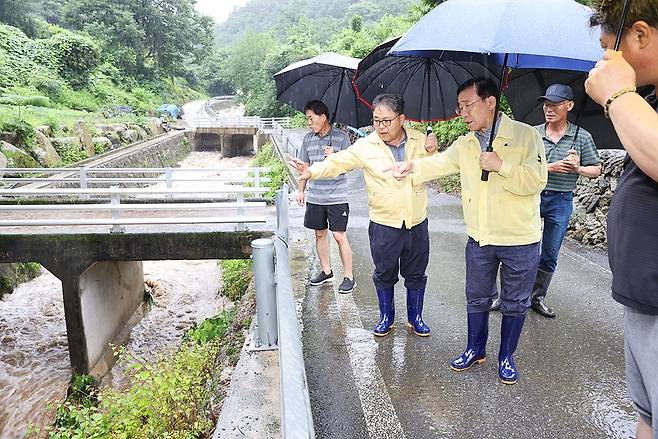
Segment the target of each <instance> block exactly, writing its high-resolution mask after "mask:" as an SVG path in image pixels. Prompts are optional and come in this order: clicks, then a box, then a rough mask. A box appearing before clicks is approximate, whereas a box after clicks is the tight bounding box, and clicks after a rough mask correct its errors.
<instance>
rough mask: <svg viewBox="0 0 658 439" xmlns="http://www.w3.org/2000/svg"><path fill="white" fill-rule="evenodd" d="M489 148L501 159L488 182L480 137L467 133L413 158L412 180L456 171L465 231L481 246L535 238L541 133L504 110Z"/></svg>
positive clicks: (541, 181) (542, 181)
mask: <svg viewBox="0 0 658 439" xmlns="http://www.w3.org/2000/svg"><path fill="white" fill-rule="evenodd" d="M493 150H494V152H496V154H498V156H499V157H500V158H501V159H502V161H503V164H502V165H501V168H500V170H499V171H498V172H492V173H490V174H489V181H486V182H483V181H481V180H480V176H481V174H482V170H481V169H480V163H479V157H480V154H481V148H480V142H479V140H478V139H477V137H476V136H475V134H474V133H472V132H470V133H468V134H466V135H464V136H460V137H459V138H458V139H457V140H455V141H454V142H453V144H452V145H450V146H449V147H448V149H446V150H445V151H444V152H442V153H440V154H437V155H434V156H431V157H429V158H426V159H422V160H415V161H414V163H415V165H416V166H415V168H416V169H415V170H414V172H413V174H412V180H413V183H414V184H419V183H422V182H425V181H428V180H433V179H435V178H437V177H441V176H443V175H449V174H455V173H459V174H460V181H461V185H462V197H461V198H462V208H463V210H464V222H465V223H466V233H467V234H468V236H470V237H471V238H473V239H474V240H475V241H477V242H478V243H479V244H480V246H484V245H505V246H508V245H526V244H534V243H535V242H539V240H540V239H541V219H540V217H539V203H540V193H541V191H542V189H544V186H546V180H547V177H548V175H547V174H548V172H547V170H546V158H545V156H544V148H543V145H542V141H541V137H540V136H539V133H538V132H537V130H535V129H534V128H533V127H531V126H530V125H526V124H524V123H521V122H517V121H513V120H511V119H510V118H509V117H508V116H507V115H505V114H503V115H502V116H501V118H500V126H499V129H498V133H497V134H496V138H495V139H494V141H493Z"/></svg>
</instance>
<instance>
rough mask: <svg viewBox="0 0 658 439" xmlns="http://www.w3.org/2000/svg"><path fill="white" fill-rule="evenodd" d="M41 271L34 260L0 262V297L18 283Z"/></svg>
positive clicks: (33, 276)
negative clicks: (14, 262)
mask: <svg viewBox="0 0 658 439" xmlns="http://www.w3.org/2000/svg"><path fill="white" fill-rule="evenodd" d="M40 273H41V265H39V264H37V263H36V262H24V263H18V264H0V297H2V296H3V295H5V294H9V293H11V292H12V291H13V290H14V288H16V287H17V286H18V285H20V284H22V283H24V282H27V281H29V280H31V279H34V278H35V277H37V276H38V275H39V274H40Z"/></svg>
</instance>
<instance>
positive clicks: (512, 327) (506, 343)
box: [498, 314, 525, 384]
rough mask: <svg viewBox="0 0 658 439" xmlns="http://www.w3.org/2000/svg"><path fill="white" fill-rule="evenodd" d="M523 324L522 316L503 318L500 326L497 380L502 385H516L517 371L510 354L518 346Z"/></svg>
mask: <svg viewBox="0 0 658 439" xmlns="http://www.w3.org/2000/svg"><path fill="white" fill-rule="evenodd" d="M523 322H525V314H524V315H522V316H503V321H502V323H501V325H500V352H499V353H498V378H499V379H500V381H501V382H502V383H503V384H516V382H517V381H518V379H519V370H518V369H517V368H516V363H514V358H513V357H512V354H514V351H516V346H517V345H518V344H519V337H520V336H521V330H522V329H523Z"/></svg>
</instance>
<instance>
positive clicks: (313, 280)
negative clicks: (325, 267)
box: [308, 270, 334, 286]
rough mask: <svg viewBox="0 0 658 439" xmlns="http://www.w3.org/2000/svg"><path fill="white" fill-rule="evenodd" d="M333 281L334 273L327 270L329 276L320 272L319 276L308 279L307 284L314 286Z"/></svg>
mask: <svg viewBox="0 0 658 439" xmlns="http://www.w3.org/2000/svg"><path fill="white" fill-rule="evenodd" d="M333 281H334V272H333V271H332V270H329V274H327V273H325V272H324V271H321V272H320V274H318V275H317V276H315V277H313V278H311V279H309V281H308V283H309V284H311V285H314V286H315V285H322V284H324V283H327V282H333Z"/></svg>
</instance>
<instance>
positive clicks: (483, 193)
mask: <svg viewBox="0 0 658 439" xmlns="http://www.w3.org/2000/svg"><path fill="white" fill-rule="evenodd" d="M496 96H498V88H497V86H496V84H495V83H494V82H493V81H492V80H491V79H485V78H475V79H470V80H468V81H467V82H465V83H464V84H462V85H461V86H460V87H459V89H458V90H457V104H458V106H457V109H456V112H457V114H459V115H461V116H463V117H464V122H466V125H467V126H468V129H469V130H470V132H469V133H468V134H466V135H464V136H461V137H459V138H458V139H457V140H456V141H455V142H454V143H453V144H452V145H451V146H450V147H449V148H448V149H447V150H446V151H445V152H443V153H441V154H437V155H434V156H432V157H429V158H425V159H422V160H413V161H410V162H405V163H399V164H397V165H396V166H394V167H393V168H392V169H393V175H394V176H395V177H396V178H399V179H410V180H411V181H412V184H413V185H414V186H415V185H418V184H421V183H423V182H425V181H428V180H432V179H435V178H437V177H439V176H442V175H448V174H454V173H460V177H461V186H462V207H463V210H464V222H465V223H466V233H467V234H468V242H467V244H466V301H467V312H468V343H467V347H466V350H465V351H464V353H462V355H460V356H459V357H457V358H455V359H454V360H453V361H452V363H451V365H450V367H451V368H452V369H453V370H456V371H463V370H466V369H469V368H470V367H471V366H473V365H474V364H478V363H482V362H483V361H484V360H485V357H486V351H485V348H486V344H487V338H488V330H489V308H490V306H491V303H492V301H493V299H494V297H495V296H496V276H497V273H498V267H499V265H501V270H500V272H501V300H502V304H501V312H502V313H503V320H502V326H501V341H500V351H499V354H498V377H499V378H500V380H501V381H502V382H503V383H505V384H514V383H516V381H517V380H518V375H519V374H518V370H517V368H516V364H515V363H514V359H513V357H512V354H513V353H514V351H515V350H516V346H517V344H518V341H519V336H520V334H521V329H522V328H523V323H524V321H525V317H526V314H527V312H528V307H529V306H530V293H531V291H532V287H533V285H534V282H535V276H536V274H537V265H538V262H539V252H540V245H539V241H540V239H541V222H540V217H539V204H540V193H541V191H542V189H543V188H544V186H546V181H547V179H548V173H547V169H546V158H545V156H544V146H543V143H542V139H541V137H540V135H539V133H538V131H537V130H536V129H534V128H533V127H531V126H529V125H526V124H523V123H520V122H515V121H512V120H511V119H510V118H509V117H507V116H506V115H505V114H502V113H501V114H500V115H499V117H498V118H497V123H496V128H495V138H494V141H493V152H486V148H487V146H488V143H489V137H490V135H491V129H492V126H493V124H494V113H495V108H496ZM482 170H486V171H490V175H489V180H488V181H482V180H481V178H480V177H481V173H482ZM405 177H406V178H405Z"/></svg>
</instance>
